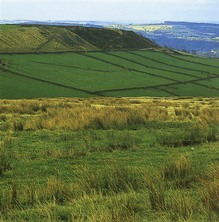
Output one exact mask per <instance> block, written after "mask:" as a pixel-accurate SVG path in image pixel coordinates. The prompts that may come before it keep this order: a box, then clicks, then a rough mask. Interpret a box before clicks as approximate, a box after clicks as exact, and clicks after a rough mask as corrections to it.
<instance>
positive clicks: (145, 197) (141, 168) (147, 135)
mask: <svg viewBox="0 0 219 222" xmlns="http://www.w3.org/2000/svg"><path fill="white" fill-rule="evenodd" d="M218 105H219V104H218V100H217V99H216V98H184V99H182V98H181V99H179V98H175V97H174V98H173V99H171V98H169V99H161V98H152V97H151V98H127V99H126V98H92V99H91V98H90V99H81V98H67V99H37V100H5V99H4V100H0V221H10V222H23V221H33V222H35V221H36V222H38V221H45V222H47V221H54V222H56V221H57V222H58V221H59V222H60V221H66V222H67V221H68V222H69V221H72V222H73V221H79V222H87V221H88V222H103V221H105V222H114V221H117V222H125V221H130V222H134V221H136V222H142V221H144V222H159V221H165V222H171V221H172V222H173V221H174V222H181V221H189V222H194V221H195V222H196V221H197V222H199V221H203V222H205V221H211V222H217V221H218V218H219V205H218V201H219V195H218V189H219V159H218V155H219V149H218V148H219V146H218V145H219V143H218V141H219V134H218V130H219V128H218V124H219V110H218Z"/></svg>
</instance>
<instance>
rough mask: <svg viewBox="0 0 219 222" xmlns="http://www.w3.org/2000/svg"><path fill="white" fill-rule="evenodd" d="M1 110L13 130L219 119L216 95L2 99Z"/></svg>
mask: <svg viewBox="0 0 219 222" xmlns="http://www.w3.org/2000/svg"><path fill="white" fill-rule="evenodd" d="M0 114H1V118H0V125H1V123H2V127H1V128H5V129H7V128H8V126H7V124H9V128H10V129H12V130H13V131H22V130H38V129H49V130H52V129H84V128H101V129H109V128H117V129H118V128H121V129H122V128H124V127H127V126H132V127H135V126H136V125H145V124H147V122H148V121H176V122H179V121H180V122H181V121H183V122H185V121H193V122H200V123H201V124H211V123H219V102H218V100H217V99H216V98H211V99H207V98H202V99H199V98H185V99H179V98H173V99H171V98H168V99H165V98H164V99H161V98H152V99H151V98H92V99H78V98H73V99H70V98H69V99H64V98H61V99H38V100H37V99H35V100H0ZM3 123H4V124H3ZM3 125H4V127H3Z"/></svg>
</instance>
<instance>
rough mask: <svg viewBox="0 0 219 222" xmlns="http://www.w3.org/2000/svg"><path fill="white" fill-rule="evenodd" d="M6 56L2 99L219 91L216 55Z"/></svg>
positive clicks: (207, 93)
mask: <svg viewBox="0 0 219 222" xmlns="http://www.w3.org/2000/svg"><path fill="white" fill-rule="evenodd" d="M138 55H140V56H138ZM172 56H174V57H177V59H174V58H173V57H172ZM1 58H2V59H3V61H4V63H5V64H6V65H5V66H4V67H0V73H1V75H0V80H1V81H0V86H1V91H0V98H25V96H26V98H37V97H38V98H39V97H87V96H91V97H94V96H99V95H102V96H218V92H219V89H218V88H219V85H218V70H219V68H217V67H216V62H217V60H216V59H204V58H199V59H198V63H197V62H195V63H193V62H192V61H184V60H183V59H184V56H182V57H181V58H182V60H180V56H176V55H172V54H165V53H162V52H156V51H148V50H147V51H131V52H127V51H116V52H108V53H104V52H88V53H60V54H53V53H51V54H22V55H18V54H11V55H1ZM147 58H150V59H147ZM192 58H193V57H192ZM195 59H196V58H195ZM202 61H203V64H201V63H202ZM207 61H209V65H208V66H206V65H205V64H206V62H207ZM11 72H12V73H11ZM209 72H212V73H211V74H209ZM208 78H210V79H208ZM190 81H192V83H191V82H190ZM200 84H201V85H200ZM29 86H31V87H29Z"/></svg>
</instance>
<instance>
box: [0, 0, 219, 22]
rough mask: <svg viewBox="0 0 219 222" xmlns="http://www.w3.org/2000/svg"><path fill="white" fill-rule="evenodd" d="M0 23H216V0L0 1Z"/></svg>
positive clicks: (218, 8)
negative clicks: (4, 21)
mask: <svg viewBox="0 0 219 222" xmlns="http://www.w3.org/2000/svg"><path fill="white" fill-rule="evenodd" d="M0 20H40V21H45V20H46V21H47V20H71V21H115V22H118V21H194V22H218V23H219V0H0Z"/></svg>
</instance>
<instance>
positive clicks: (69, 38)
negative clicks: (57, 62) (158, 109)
mask: <svg viewBox="0 0 219 222" xmlns="http://www.w3.org/2000/svg"><path fill="white" fill-rule="evenodd" d="M0 42H1V44H0V53H17V52H62V51H92V50H108V49H142V48H156V47H158V46H157V45H156V44H154V43H153V42H151V41H150V40H148V39H146V38H144V37H142V36H140V35H137V34H136V33H134V32H132V31H121V30H114V29H99V28H86V27H79V26H78V27H58V26H42V25H0Z"/></svg>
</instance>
